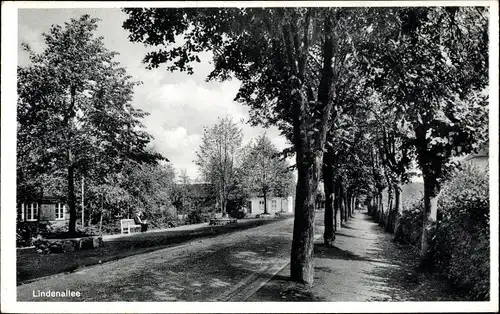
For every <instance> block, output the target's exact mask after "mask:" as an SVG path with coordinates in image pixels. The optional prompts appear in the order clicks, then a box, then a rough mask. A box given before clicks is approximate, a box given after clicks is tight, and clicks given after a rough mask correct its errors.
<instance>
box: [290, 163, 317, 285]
mask: <svg viewBox="0 0 500 314" xmlns="http://www.w3.org/2000/svg"><path fill="white" fill-rule="evenodd" d="M297 159H299V157H297ZM302 160H303V159H302ZM302 160H300V161H301V162H302ZM297 161H299V160H297ZM301 162H298V163H297V165H298V167H297V170H298V179H297V187H296V200H295V218H294V224H293V241H292V252H291V263H290V277H291V280H292V281H295V282H301V283H305V284H307V285H312V283H313V280H314V265H313V250H314V207H315V206H314V204H315V202H316V191H317V186H318V175H319V173H318V171H317V169H318V168H319V167H320V166H321V162H322V160H321V159H320V160H315V161H314V163H315V164H316V165H314V166H312V167H307V166H306V167H304V164H303V163H301ZM299 165H300V166H299Z"/></svg>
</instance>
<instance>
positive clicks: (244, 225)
mask: <svg viewBox="0 0 500 314" xmlns="http://www.w3.org/2000/svg"><path fill="white" fill-rule="evenodd" d="M282 219H286V218H285V217H284V218H275V219H269V220H267V219H248V220H247V219H242V220H239V221H238V223H236V224H228V225H224V226H202V227H200V228H197V229H191V230H167V231H164V232H146V233H136V234H133V235H131V236H125V237H119V238H116V239H111V240H107V241H105V242H104V247H100V248H96V249H92V250H85V251H78V252H66V253H59V254H48V255H45V254H37V253H36V252H35V250H34V249H27V250H17V284H18V285H19V284H22V283H26V282H30V281H32V280H33V279H36V278H40V277H44V276H49V275H55V274H58V273H62V272H71V271H75V270H76V269H78V268H81V267H85V266H90V265H95V264H99V263H104V262H108V261H112V260H117V259H120V258H124V257H127V256H131V255H136V254H142V253H146V252H151V251H154V250H159V249H163V248H166V247H169V246H175V245H177V244H180V243H184V242H188V241H190V240H195V239H199V238H207V237H214V236H218V235H222V234H227V233H231V232H236V231H238V230H244V229H249V228H254V227H258V226H262V225H265V224H270V223H273V222H276V221H279V220H282Z"/></svg>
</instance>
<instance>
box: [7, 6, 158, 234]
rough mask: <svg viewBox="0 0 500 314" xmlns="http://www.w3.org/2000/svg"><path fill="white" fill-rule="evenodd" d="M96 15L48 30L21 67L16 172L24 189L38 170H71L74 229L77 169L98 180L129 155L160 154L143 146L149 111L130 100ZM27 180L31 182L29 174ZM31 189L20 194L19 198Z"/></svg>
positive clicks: (129, 87) (151, 158)
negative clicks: (42, 46) (97, 34)
mask: <svg viewBox="0 0 500 314" xmlns="http://www.w3.org/2000/svg"><path fill="white" fill-rule="evenodd" d="M97 22H98V20H97V19H93V18H90V16H88V15H83V16H82V17H81V18H80V19H78V20H76V19H71V21H70V22H69V23H65V25H64V27H61V26H60V25H53V26H52V27H51V28H50V30H49V32H48V33H45V34H43V36H44V40H45V44H46V49H45V50H44V51H42V52H41V53H36V52H34V51H32V50H31V48H30V47H29V46H28V45H23V47H24V49H25V50H26V51H28V52H29V53H30V61H31V63H30V65H28V66H26V67H18V71H17V72H18V81H17V83H18V95H19V97H18V115H17V122H18V130H17V134H18V152H19V153H18V174H20V176H19V178H20V179H21V180H20V192H32V191H33V190H32V189H26V188H23V185H24V186H26V185H31V186H33V185H36V182H35V183H34V184H33V183H29V181H30V180H32V179H33V178H34V177H37V176H38V175H40V174H47V173H51V172H52V171H57V170H67V178H66V182H67V187H68V188H67V193H68V194H67V202H68V206H69V208H70V224H69V231H70V232H75V223H76V208H75V206H76V205H75V201H76V200H75V191H74V180H75V172H78V173H79V174H80V175H90V176H92V177H94V178H95V179H96V180H99V179H102V178H103V177H105V174H106V173H110V172H117V171H119V170H120V168H121V166H122V165H123V161H126V160H128V159H135V160H141V161H144V162H155V161H156V160H158V159H162V157H161V156H160V155H158V154H156V153H154V152H147V151H146V144H147V143H148V142H149V141H150V140H151V136H150V135H149V134H148V133H146V132H145V131H144V130H142V124H141V122H140V119H141V118H142V117H144V116H145V114H146V113H145V112H143V111H141V110H138V109H135V108H134V107H133V106H132V105H131V103H130V102H131V100H132V94H133V88H134V86H136V85H137V84H138V83H137V82H133V81H131V77H130V76H128V75H127V73H126V70H125V69H124V68H122V67H119V63H117V62H115V61H113V58H114V56H115V55H116V53H115V52H111V51H109V50H108V49H106V48H105V47H104V44H103V42H102V38H101V37H98V38H96V37H95V36H94V31H95V29H96V28H97ZM27 181H28V182H27ZM25 197H28V198H29V197H30V196H25V195H20V198H25Z"/></svg>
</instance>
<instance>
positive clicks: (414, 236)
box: [395, 199, 424, 246]
mask: <svg viewBox="0 0 500 314" xmlns="http://www.w3.org/2000/svg"><path fill="white" fill-rule="evenodd" d="M423 212H424V200H423V199H420V200H417V201H414V203H413V204H411V205H409V207H408V208H403V212H402V213H401V216H400V217H399V220H398V224H399V226H398V227H399V229H398V232H397V233H396V236H397V238H395V240H396V241H398V242H400V243H405V244H411V245H413V246H418V245H420V241H421V238H422V221H423V218H424V217H423Z"/></svg>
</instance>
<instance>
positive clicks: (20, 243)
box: [16, 221, 50, 247]
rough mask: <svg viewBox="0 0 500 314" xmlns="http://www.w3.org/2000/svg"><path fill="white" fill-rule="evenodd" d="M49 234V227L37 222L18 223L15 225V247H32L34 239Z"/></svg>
mask: <svg viewBox="0 0 500 314" xmlns="http://www.w3.org/2000/svg"><path fill="white" fill-rule="evenodd" d="M49 232H50V225H48V224H40V223H38V222H31V221H25V222H18V223H17V224H16V247H28V246H31V245H33V241H34V240H35V238H36V237H38V236H42V237H45V236H47V234H49Z"/></svg>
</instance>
